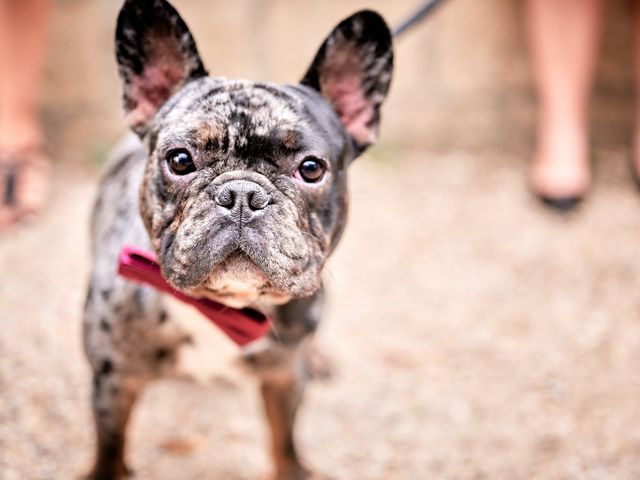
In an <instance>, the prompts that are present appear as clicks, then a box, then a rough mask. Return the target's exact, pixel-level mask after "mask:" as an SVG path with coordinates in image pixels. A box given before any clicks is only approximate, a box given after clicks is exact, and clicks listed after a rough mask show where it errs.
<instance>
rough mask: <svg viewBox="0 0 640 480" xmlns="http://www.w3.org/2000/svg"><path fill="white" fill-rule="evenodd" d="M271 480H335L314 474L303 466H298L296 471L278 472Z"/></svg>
mask: <svg viewBox="0 0 640 480" xmlns="http://www.w3.org/2000/svg"><path fill="white" fill-rule="evenodd" d="M269 479H270V480H335V479H334V478H332V477H328V476H326V475H323V474H321V473H318V472H313V471H311V470H309V469H308V468H306V467H303V466H302V465H297V466H296V467H295V468H294V469H291V470H287V471H286V472H278V473H276V474H274V475H272V476H271V477H269Z"/></svg>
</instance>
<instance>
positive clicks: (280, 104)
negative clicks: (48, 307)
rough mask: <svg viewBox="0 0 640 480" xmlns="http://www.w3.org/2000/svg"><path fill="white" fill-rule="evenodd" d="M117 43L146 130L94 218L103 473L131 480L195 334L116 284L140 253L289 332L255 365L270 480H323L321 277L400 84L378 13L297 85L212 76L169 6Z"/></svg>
mask: <svg viewBox="0 0 640 480" xmlns="http://www.w3.org/2000/svg"><path fill="white" fill-rule="evenodd" d="M115 40H116V58H117V63H118V67H119V73H120V77H121V79H122V81H123V84H124V95H123V97H124V111H125V115H126V121H127V124H128V126H129V127H130V128H131V130H133V132H135V134H136V135H132V136H131V137H133V140H132V139H129V140H128V141H126V142H125V143H124V144H123V145H120V146H119V147H117V148H116V150H115V151H114V154H113V156H112V159H111V160H110V162H109V164H108V165H107V168H106V172H105V175H104V177H103V180H102V182H101V185H100V189H99V193H98V196H97V200H96V203H95V207H94V211H93V217H92V225H91V233H92V258H93V265H92V271H91V274H90V282H89V288H88V293H87V300H86V304H85V308H84V346H85V351H86V354H87V357H88V359H89V363H90V365H91V369H92V372H93V383H92V406H93V413H94V417H95V425H96V433H97V440H96V445H97V453H96V457H95V463H94V466H93V468H92V470H91V472H90V474H89V478H91V479H94V480H97V479H99V480H107V479H109V480H111V479H120V478H123V477H125V476H127V475H128V473H129V470H128V468H127V466H126V463H125V455H124V454H125V433H126V428H127V422H128V420H129V416H130V412H131V409H132V406H133V405H134V403H135V401H136V399H137V398H138V397H139V395H140V393H141V391H142V389H143V388H144V387H145V386H146V385H147V384H149V382H151V381H152V380H154V379H157V378H159V377H162V376H165V375H170V374H172V372H173V371H174V369H175V364H176V359H177V357H178V353H179V351H180V350H181V349H185V348H190V343H193V342H197V341H198V339H197V338H190V339H189V338H188V337H187V336H185V335H184V334H182V333H181V331H180V328H179V326H178V325H177V324H176V322H175V319H173V318H171V315H170V314H169V313H168V312H167V309H166V306H165V299H164V298H163V294H161V293H159V292H158V291H156V290H154V289H152V288H150V287H148V286H143V285H140V284H137V283H135V282H130V281H128V280H126V279H124V278H122V277H119V276H118V274H117V264H118V254H119V251H120V249H121V247H122V246H123V245H125V244H133V245H137V246H139V247H141V248H146V249H149V250H151V251H152V252H153V253H154V254H155V255H156V256H157V259H158V263H159V264H160V267H161V272H162V275H163V276H164V277H165V279H166V280H167V281H168V282H169V284H170V285H171V286H173V287H174V288H175V289H176V290H178V291H180V292H183V293H186V294H188V295H191V296H194V297H205V298H210V299H214V300H216V301H218V302H221V303H223V304H225V305H228V306H229V307H232V308H243V307H251V308H254V309H257V310H260V311H262V312H265V313H267V314H268V315H269V316H270V317H271V319H272V321H273V331H276V332H277V334H276V333H273V331H272V332H271V333H270V334H268V335H267V336H266V337H265V338H264V339H262V340H260V341H259V343H260V344H261V347H260V348H256V347H252V346H249V347H247V349H246V352H245V357H246V361H247V363H248V364H249V365H250V366H252V368H253V369H255V372H256V373H257V375H258V377H259V379H260V382H261V393H262V396H263V399H264V406H265V412H266V417H267V421H268V424H269V427H270V431H271V453H272V457H273V462H274V473H273V478H276V479H280V480H301V479H310V478H319V477H316V476H314V474H313V473H312V472H311V471H310V470H309V469H308V468H307V467H306V466H305V465H304V464H303V463H304V462H302V461H301V460H300V458H299V455H298V453H297V450H296V447H295V442H294V436H293V428H294V421H295V417H296V412H297V410H298V407H299V406H300V402H301V399H302V394H303V390H304V385H305V383H306V381H307V380H308V377H309V375H308V370H309V369H307V368H305V365H306V364H307V363H306V362H308V358H309V343H310V342H309V340H310V339H311V337H312V335H313V333H314V331H315V330H316V327H317V326H318V323H319V321H320V318H321V313H322V302H323V293H322V280H321V273H322V269H323V266H324V264H325V262H326V260H327V258H328V257H329V255H330V254H331V252H332V251H333V250H334V248H335V247H336V244H337V243H338V240H339V239H340V236H341V233H342V231H343V229H344V226H345V219H346V214H347V204H348V197H347V170H348V167H349V165H350V164H351V162H353V160H354V159H355V158H356V157H358V156H359V155H360V154H361V153H362V152H363V151H364V150H365V149H366V148H367V147H368V146H370V145H371V144H372V143H373V142H374V141H375V140H376V138H377V136H378V126H379V121H380V107H381V104H382V103H383V101H384V99H385V96H386V94H387V91H388V89H389V84H390V81H391V76H392V65H393V49H392V35H391V33H390V31H389V28H388V27H387V25H386V24H385V22H384V20H383V19H382V18H381V17H380V15H378V14H377V13H375V12H372V11H368V10H364V11H360V12H358V13H355V14H354V15H352V16H351V17H349V18H347V19H345V20H344V21H342V22H341V23H339V24H338V25H337V26H336V27H335V29H334V30H333V31H332V32H331V33H330V34H329V36H328V37H327V38H326V40H325V41H324V43H322V45H321V47H320V49H319V50H318V52H317V54H316V55H315V57H314V58H313V61H312V62H311V65H310V67H309V69H308V70H307V72H306V73H305V74H304V76H303V77H302V80H301V81H300V82H299V83H296V84H291V85H277V84H273V83H266V82H251V81H245V80H230V79H227V78H221V77H211V76H209V75H208V73H207V70H206V69H205V67H204V65H203V63H202V60H201V58H200V56H199V54H198V50H197V48H196V43H195V41H194V39H193V37H192V35H191V33H190V31H189V29H188V28H187V26H186V24H185V22H184V21H183V20H182V18H181V17H180V15H179V14H178V13H177V12H176V10H175V9H174V8H173V7H172V6H171V5H170V4H169V3H168V2H167V1H165V0H126V1H125V2H124V4H123V6H122V8H121V11H120V13H119V17H118V22H117V28H116V38H115Z"/></svg>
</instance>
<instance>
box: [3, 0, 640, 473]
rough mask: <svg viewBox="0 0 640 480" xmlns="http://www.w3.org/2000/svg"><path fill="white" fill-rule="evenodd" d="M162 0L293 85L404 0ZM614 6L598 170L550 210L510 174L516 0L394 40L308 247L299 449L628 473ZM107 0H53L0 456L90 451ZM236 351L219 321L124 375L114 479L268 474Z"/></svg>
mask: <svg viewBox="0 0 640 480" xmlns="http://www.w3.org/2000/svg"><path fill="white" fill-rule="evenodd" d="M173 3H174V5H175V6H176V7H177V8H178V10H179V11H180V12H181V14H182V16H183V17H184V18H185V19H186V21H187V23H188V24H189V26H190V27H191V29H192V31H193V33H194V35H195V37H196V40H197V41H198V45H199V49H200V52H201V54H202V55H203V57H204V59H205V63H206V65H207V67H208V68H209V70H210V72H211V73H212V74H213V75H223V76H227V77H241V78H249V79H260V80H264V79H268V80H273V81H277V82H294V81H296V80H297V79H298V78H300V76H301V75H302V73H303V72H304V71H305V70H306V67H307V65H308V64H309V62H310V61H311V59H312V57H313V55H314V54H315V51H316V49H317V48H318V46H319V45H320V43H321V41H322V40H323V38H324V36H325V35H326V34H327V33H328V32H329V31H330V30H331V28H333V26H334V25H335V24H336V23H337V22H338V21H339V20H340V19H342V18H344V17H345V16H347V15H349V14H351V13H352V12H354V11H355V10H357V9H360V8H363V7H367V8H373V9H375V10H378V11H380V12H381V13H382V14H383V15H384V16H385V18H386V19H387V20H388V21H389V23H390V24H392V25H397V24H398V23H399V22H400V21H401V20H403V19H404V18H405V17H406V16H407V15H408V14H409V13H410V12H412V11H413V10H414V9H415V8H416V7H417V6H418V4H419V3H420V2H417V1H412V0H395V1H393V2H389V1H383V0H372V1H367V2H365V1H359V0H341V1H335V0H334V1H326V0H305V1H293V0H235V1H234V2H226V1H222V0H173ZM629 3H630V2H627V1H623V0H620V1H615V0H610V1H609V2H607V9H606V22H605V24H606V26H605V30H604V43H603V48H602V55H601V59H600V62H599V68H598V75H597V82H596V85H595V89H594V97H593V102H592V116H591V123H592V139H593V141H592V144H593V151H594V158H595V160H596V167H595V181H594V188H593V191H592V192H591V193H590V196H589V199H588V200H587V201H586V203H585V204H584V205H583V206H582V208H581V210H580V211H578V212H577V213H575V214H572V215H570V216H563V217H560V216H558V215H554V214H553V213H549V212H547V211H546V210H544V209H543V208H541V207H540V206H539V205H538V203H537V202H536V200H535V199H534V198H532V197H531V196H530V194H529V193H528V192H527V189H526V182H525V173H526V164H527V161H528V160H529V159H530V157H531V155H532V148H533V125H534V120H535V101H534V96H533V93H532V82H531V75H530V62H529V57H528V54H527V50H526V45H525V38H524V37H525V36H524V29H523V11H522V3H521V2H519V1H515V0H484V1H482V2H478V1H474V0H449V1H447V2H445V4H444V5H443V6H442V7H441V8H440V9H438V11H437V12H436V13H435V14H434V15H433V17H431V18H429V19H427V20H426V21H425V22H424V23H423V24H420V25H419V26H418V27H417V28H415V29H414V30H412V31H410V32H408V33H407V34H406V36H405V37H403V38H402V39H400V40H399V41H398V42H397V44H396V69H395V77H394V81H393V85H392V90H391V94H390V97H389V100H388V102H387V103H386V105H385V107H384V109H383V119H382V135H381V139H380V141H379V143H378V144H377V146H376V147H375V148H373V149H371V150H370V151H369V152H368V153H367V154H366V155H365V156H364V157H363V158H361V159H359V160H358V161H357V163H356V164H355V165H354V166H353V167H352V170H351V180H350V181H351V188H352V190H351V191H352V194H351V205H352V210H351V219H350V224H349V226H348V228H347V232H346V235H345V237H344V240H343V242H342V244H341V245H340V247H339V248H338V251H337V252H336V254H335V256H334V258H333V259H332V261H331V263H330V265H329V267H328V269H327V275H326V281H327V287H328V291H329V295H330V304H329V308H328V311H327V315H326V318H325V321H324V323H323V325H322V327H321V329H320V332H319V333H318V336H317V340H318V345H319V346H320V347H321V348H322V350H323V351H324V352H326V353H327V354H329V355H330V356H331V357H332V358H333V361H334V364H335V370H336V373H335V375H334V377H333V379H331V380H330V381H328V382H324V383H318V384H314V385H312V386H311V387H310V388H309V394H308V396H307V399H306V402H305V405H304V407H303V409H302V413H301V416H300V422H299V425H298V431H297V434H298V438H299V441H300V448H301V451H302V454H303V455H304V457H305V458H306V459H307V460H308V462H309V463H310V464H311V465H313V466H316V467H317V468H318V469H319V470H321V471H323V472H326V473H328V474H330V475H332V476H334V477H336V478H339V479H358V480H360V479H367V480H368V479H385V480H397V479H407V480H409V479H411V480H414V479H422V478H443V479H481V478H490V479H533V478H540V479H574V478H575V479H636V478H640V428H638V425H640V402H639V401H638V400H639V398H640V369H638V365H640V296H638V295H637V293H636V292H637V291H638V289H639V287H640V255H638V253H637V250H638V249H637V248H635V246H636V244H637V241H638V239H639V238H640V194H639V193H638V191H637V189H636V187H635V186H634V185H633V184H632V182H631V179H630V177H629V171H628V159H629V155H630V152H631V146H630V137H631V132H632V113H633V112H634V107H633V88H632V87H633V77H632V54H631V50H632V49H631V33H632V32H631V23H630V21H629V20H630V14H629ZM119 5H120V2H118V1H113V0H92V1H86V0H57V1H55V2H54V8H53V11H52V22H51V25H50V27H51V28H50V33H49V37H48V38H49V40H48V49H47V70H46V78H45V84H44V88H43V92H42V109H43V118H44V122H45V128H46V136H47V142H48V144H49V146H50V151H51V154H52V156H53V158H54V162H55V163H54V177H53V194H52V196H51V197H50V202H49V204H48V206H47V208H46V210H45V211H44V212H43V213H42V215H40V216H39V218H37V219H36V220H35V221H33V222H31V223H30V224H27V225H24V226H22V227H20V228H19V229H18V230H16V231H13V232H11V233H5V234H3V235H0V478H1V479H7V480H9V479H58V478H60V479H67V478H77V477H78V475H80V474H81V473H82V472H83V471H85V470H86V469H87V468H88V466H89V463H90V459H91V455H92V453H93V445H92V442H93V426H92V420H91V417H90V411H89V371H88V368H87V366H86V364H85V360H84V356H83V353H82V348H81V340H80V323H81V318H80V312H81V307H82V302H83V300H84V288H85V286H86V278H87V272H88V268H89V255H88V225H89V213H90V209H91V206H92V203H93V196H94V194H95V191H96V184H97V180H98V178H99V172H100V170H101V166H102V164H103V162H104V161H105V158H106V156H107V154H108V151H109V149H110V147H111V146H112V145H113V143H114V142H115V141H117V139H118V138H119V137H120V136H121V135H122V134H123V133H124V132H125V128H124V121H123V115H122V113H121V110H120V106H121V102H120V96H121V88H120V82H119V79H118V76H117V71H116V67H115V61H114V58H113V57H114V56H113V38H112V37H113V30H114V25H115V18H116V15H117V10H118V8H119ZM1 74H2V72H0V75H1ZM185 314H187V315H189V314H190V312H188V311H185ZM223 353H224V355H223ZM232 353H233V349H232V348H231V347H230V346H229V345H227V344H225V343H224V340H222V339H220V351H219V352H218V351H216V352H212V356H213V357H220V361H219V365H220V369H219V371H218V372H216V373H215V374H212V375H208V376H207V377H206V379H207V383H208V384H209V385H208V386H200V385H196V384H193V383H188V382H185V381H177V380H176V381H173V380H172V381H163V382H160V383H158V384H156V385H155V386H153V387H152V388H150V389H149V390H148V391H147V392H146V393H145V395H144V397H143V399H142V401H141V402H140V403H139V406H138V409H137V410H136V412H135V417H134V419H133V423H132V428H131V431H130V439H131V441H130V445H129V447H130V448H129V456H130V463H131V464H132V466H133V468H134V470H135V471H136V474H137V475H136V478H141V479H176V478H185V479H255V478H263V477H264V475H265V474H266V473H267V472H268V469H269V463H268V456H267V453H266V435H267V432H266V429H265V424H264V422H263V421H262V415H261V405H260V402H259V398H258V395H257V392H256V385H255V383H253V381H252V380H251V379H249V377H247V376H246V375H242V374H238V373H237V372H236V371H235V369H233V368H232V367H231V366H232V364H233V361H232V360H231V358H232V355H231V354H232ZM222 357H224V359H223V358H222Z"/></svg>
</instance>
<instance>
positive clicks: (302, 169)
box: [298, 157, 327, 183]
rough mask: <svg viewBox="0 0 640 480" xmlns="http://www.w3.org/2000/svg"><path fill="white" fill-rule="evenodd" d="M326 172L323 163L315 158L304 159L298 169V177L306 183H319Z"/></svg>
mask: <svg viewBox="0 0 640 480" xmlns="http://www.w3.org/2000/svg"><path fill="white" fill-rule="evenodd" d="M326 171H327V167H325V164H324V162H323V161H322V160H320V159H319V158H316V157H306V158H305V159H304V160H303V161H302V163H301V164H300V166H299V167H298V173H299V174H300V177H301V178H302V179H303V180H304V181H305V182H307V183H315V182H319V181H320V180H322V177H324V174H325V172H326Z"/></svg>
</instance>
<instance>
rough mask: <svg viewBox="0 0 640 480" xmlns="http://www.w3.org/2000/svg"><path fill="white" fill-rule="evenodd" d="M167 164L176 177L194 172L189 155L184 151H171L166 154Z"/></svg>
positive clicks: (194, 166) (194, 168) (193, 165)
mask: <svg viewBox="0 0 640 480" xmlns="http://www.w3.org/2000/svg"><path fill="white" fill-rule="evenodd" d="M167 163H168V164H169V168H170V169H171V171H172V172H173V173H175V174H176V175H187V174H189V173H191V172H195V171H196V165H195V164H194V163H193V159H192V158H191V154H190V153H189V152H187V151H186V150H184V149H179V150H171V151H170V152H169V153H168V154H167Z"/></svg>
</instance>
